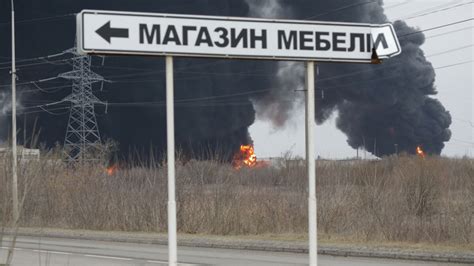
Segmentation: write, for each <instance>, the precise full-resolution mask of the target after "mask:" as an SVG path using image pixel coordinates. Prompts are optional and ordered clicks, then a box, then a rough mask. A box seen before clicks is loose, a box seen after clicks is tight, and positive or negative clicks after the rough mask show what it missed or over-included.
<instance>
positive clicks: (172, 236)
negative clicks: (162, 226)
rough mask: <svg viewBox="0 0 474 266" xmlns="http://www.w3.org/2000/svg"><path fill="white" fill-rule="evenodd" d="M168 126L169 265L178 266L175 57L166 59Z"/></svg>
mask: <svg viewBox="0 0 474 266" xmlns="http://www.w3.org/2000/svg"><path fill="white" fill-rule="evenodd" d="M166 122H167V123H166V125H167V135H168V148H167V150H168V252H169V254H168V255H169V259H168V263H169V265H170V266H171V265H172V266H176V265H178V254H177V253H178V251H177V249H178V245H177V239H176V238H177V237H176V200H175V189H176V188H175V149H174V145H175V142H174V77H173V57H171V56H167V57H166Z"/></svg>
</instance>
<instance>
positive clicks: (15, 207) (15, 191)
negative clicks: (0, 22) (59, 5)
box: [11, 0, 20, 225]
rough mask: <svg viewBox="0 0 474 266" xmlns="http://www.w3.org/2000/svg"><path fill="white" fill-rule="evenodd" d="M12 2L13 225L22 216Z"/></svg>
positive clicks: (13, 10) (13, 11)
mask: <svg viewBox="0 0 474 266" xmlns="http://www.w3.org/2000/svg"><path fill="white" fill-rule="evenodd" d="M11 3H12V175H13V178H12V198H13V225H16V223H17V222H18V219H19V217H20V212H19V211H18V176H17V175H18V173H17V159H18V158H17V147H16V61H15V60H16V55H15V53H16V51H15V8H14V5H13V0H11Z"/></svg>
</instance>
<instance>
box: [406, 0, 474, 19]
mask: <svg viewBox="0 0 474 266" xmlns="http://www.w3.org/2000/svg"><path fill="white" fill-rule="evenodd" d="M473 3H474V2H467V3H461V4H458V5H454V6H451V7H446V8H442V9H438V10H434V11H431V12H427V13H423V14H420V15H416V16H411V17H410V16H409V17H403V18H401V19H403V20H409V19H414V18H419V17H424V16H428V15H431V14H435V13H439V12H443V11H447V10H451V9H454V8H458V7H461V6H466V5H471V4H473Z"/></svg>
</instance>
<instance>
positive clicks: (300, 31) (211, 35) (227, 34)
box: [77, 10, 401, 63]
mask: <svg viewBox="0 0 474 266" xmlns="http://www.w3.org/2000/svg"><path fill="white" fill-rule="evenodd" d="M77 40H78V50H79V52H81V53H87V54H137V55H174V56H193V57H224V58H244V59H245V58H247V59H275V60H305V61H309V60H313V61H333V62H361V63H370V62H371V61H372V59H373V58H374V56H375V55H374V53H373V48H375V50H376V54H377V57H378V58H379V59H386V58H389V57H393V56H396V55H398V54H400V53H401V48H400V44H399V42H398V39H397V36H396V34H395V31H394V29H393V26H392V25H391V24H383V25H372V24H360V23H332V22H317V21H293V20H268V19H253V18H233V17H232V18H230V17H212V16H189V15H173V14H154V13H132V12H112V11H99V10H84V11H82V12H81V13H79V14H78V15H77Z"/></svg>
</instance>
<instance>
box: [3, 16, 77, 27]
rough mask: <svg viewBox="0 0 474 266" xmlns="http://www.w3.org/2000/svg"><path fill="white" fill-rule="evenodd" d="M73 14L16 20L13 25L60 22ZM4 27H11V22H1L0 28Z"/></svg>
mask: <svg viewBox="0 0 474 266" xmlns="http://www.w3.org/2000/svg"><path fill="white" fill-rule="evenodd" d="M75 15H76V14H75V13H70V14H65V15H58V16H51V17H41V18H32V19H24V20H17V21H15V25H17V24H19V25H21V24H28V23H32V22H39V21H48V22H52V21H56V20H62V19H63V18H66V17H70V16H75ZM5 25H11V22H2V23H0V26H5Z"/></svg>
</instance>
